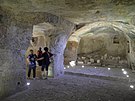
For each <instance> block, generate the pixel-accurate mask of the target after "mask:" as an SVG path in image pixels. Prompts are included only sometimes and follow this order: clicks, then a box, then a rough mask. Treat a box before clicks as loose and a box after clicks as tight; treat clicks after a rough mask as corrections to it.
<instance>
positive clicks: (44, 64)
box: [38, 47, 53, 79]
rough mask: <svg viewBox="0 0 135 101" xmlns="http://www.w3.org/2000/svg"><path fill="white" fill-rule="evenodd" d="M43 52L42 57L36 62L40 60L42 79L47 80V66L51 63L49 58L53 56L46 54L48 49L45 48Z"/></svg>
mask: <svg viewBox="0 0 135 101" xmlns="http://www.w3.org/2000/svg"><path fill="white" fill-rule="evenodd" d="M44 51H45V52H44V53H43V54H42V57H41V58H40V59H38V60H42V68H41V71H42V78H43V79H44V78H45V79H47V78H48V68H49V65H50V63H51V62H50V58H51V57H52V56H53V54H52V53H50V52H48V47H45V48H44ZM44 69H45V72H44ZM44 76H45V77H44Z"/></svg>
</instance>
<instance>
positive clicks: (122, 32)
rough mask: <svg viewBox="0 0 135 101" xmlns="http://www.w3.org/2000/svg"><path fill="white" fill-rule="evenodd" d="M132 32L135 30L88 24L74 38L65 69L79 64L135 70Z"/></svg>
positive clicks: (118, 25)
mask: <svg viewBox="0 0 135 101" xmlns="http://www.w3.org/2000/svg"><path fill="white" fill-rule="evenodd" d="M129 28H130V30H128V29H129ZM132 30H133V27H132V26H129V25H125V24H123V23H118V22H102V21H101V22H95V23H92V24H87V25H86V26H84V27H82V28H80V29H79V30H77V31H75V32H74V33H73V34H72V35H71V36H70V38H69V40H68V44H67V47H66V49H65V65H70V62H71V61H75V63H76V65H89V66H100V67H102V66H107V67H110V68H113V67H117V68H131V69H133V68H134V67H133V66H131V61H132V60H133V58H132V59H131V54H132V52H131V51H132V48H131V44H132V43H131V42H132V39H131V38H130V35H131V33H130V34H129V32H132ZM132 55H134V54H132ZM132 62H133V61H132ZM132 64H134V62H133V63H132ZM71 67H72V66H71ZM66 68H67V67H66ZM133 70H134V69H133Z"/></svg>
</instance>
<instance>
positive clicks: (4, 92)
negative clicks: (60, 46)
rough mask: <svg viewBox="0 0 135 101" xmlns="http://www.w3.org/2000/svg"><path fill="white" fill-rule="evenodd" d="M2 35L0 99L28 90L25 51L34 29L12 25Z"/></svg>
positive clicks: (0, 46) (5, 27) (3, 29)
mask: <svg viewBox="0 0 135 101" xmlns="http://www.w3.org/2000/svg"><path fill="white" fill-rule="evenodd" d="M2 27H3V28H2V29H1V30H2V31H1V33H0V38H1V43H0V76H1V79H0V98H2V97H4V96H8V95H11V94H13V93H15V92H18V91H20V90H23V89H25V88H26V64H25V51H26V49H27V48H28V46H29V43H30V39H31V36H32V35H31V33H32V27H28V26H25V27H23V26H17V25H15V24H11V25H9V26H4V25H3V26H2Z"/></svg>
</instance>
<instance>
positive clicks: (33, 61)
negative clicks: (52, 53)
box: [27, 49, 37, 79]
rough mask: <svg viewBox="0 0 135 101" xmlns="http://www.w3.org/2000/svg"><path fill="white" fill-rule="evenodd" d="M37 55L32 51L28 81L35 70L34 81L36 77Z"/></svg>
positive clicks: (29, 60) (29, 57)
mask: <svg viewBox="0 0 135 101" xmlns="http://www.w3.org/2000/svg"><path fill="white" fill-rule="evenodd" d="M36 59H37V56H36V54H34V53H33V50H32V49H31V50H30V54H29V55H28V58H27V60H28V63H29V70H28V79H30V75H31V70H33V79H35V77H36Z"/></svg>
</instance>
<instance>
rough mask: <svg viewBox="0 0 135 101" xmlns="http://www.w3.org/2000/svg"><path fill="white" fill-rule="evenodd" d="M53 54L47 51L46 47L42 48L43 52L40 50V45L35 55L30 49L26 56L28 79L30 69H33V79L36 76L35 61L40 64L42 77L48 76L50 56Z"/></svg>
mask: <svg viewBox="0 0 135 101" xmlns="http://www.w3.org/2000/svg"><path fill="white" fill-rule="evenodd" d="M52 56H53V54H52V53H50V52H48V47H45V48H44V52H42V48H41V47H40V48H39V50H38V52H37V55H36V54H34V51H33V50H32V49H31V50H30V54H29V55H28V57H27V61H28V67H29V69H28V79H30V75H31V70H33V79H35V78H36V66H37V64H36V61H37V63H38V65H39V66H41V75H42V78H43V79H47V78H48V67H49V65H50V63H51V62H50V58H51V57H52Z"/></svg>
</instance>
